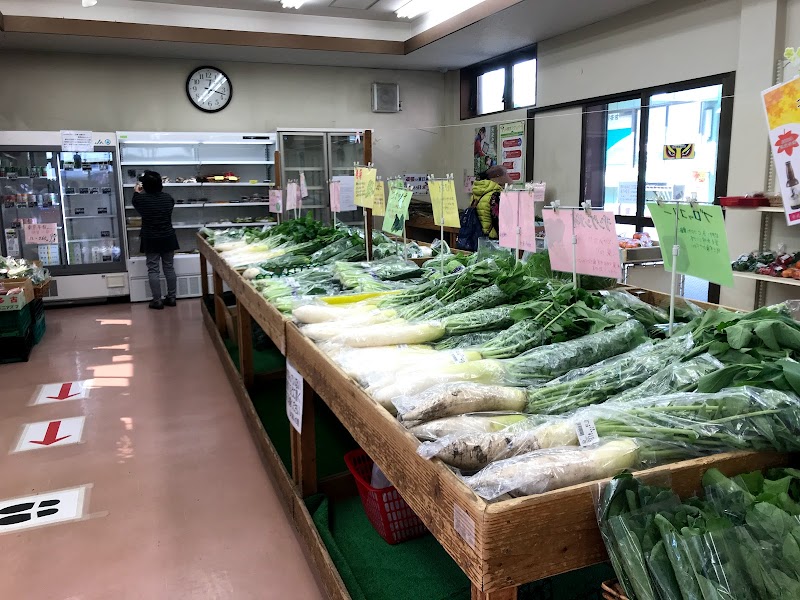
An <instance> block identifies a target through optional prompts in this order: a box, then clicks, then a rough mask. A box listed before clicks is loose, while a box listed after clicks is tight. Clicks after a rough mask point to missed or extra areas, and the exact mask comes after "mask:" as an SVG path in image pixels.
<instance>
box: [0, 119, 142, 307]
mask: <svg viewBox="0 0 800 600" xmlns="http://www.w3.org/2000/svg"><path fill="white" fill-rule="evenodd" d="M93 136H94V137H95V139H96V142H95V144H94V149H93V150H92V151H83V152H64V151H62V147H61V133H60V132H57V131H55V132H2V133H0V225H2V231H3V235H2V238H1V239H0V242H1V243H0V245H1V246H2V248H0V249H1V250H2V253H3V254H4V255H6V256H12V257H14V258H24V259H26V260H32V261H33V260H38V261H41V263H42V264H43V265H44V266H46V267H47V268H48V269H49V270H50V273H51V274H52V276H53V283H52V285H51V286H50V290H49V296H48V297H47V298H46V300H47V301H48V302H52V301H56V300H58V301H76V300H92V299H101V298H108V297H113V296H125V295H127V293H128V287H127V277H126V276H125V274H124V271H125V259H124V250H123V243H122V220H121V214H120V211H119V200H118V198H119V186H118V182H117V178H116V161H117V152H116V138H115V137H114V135H113V134H110V133H104V132H100V133H94V134H93Z"/></svg>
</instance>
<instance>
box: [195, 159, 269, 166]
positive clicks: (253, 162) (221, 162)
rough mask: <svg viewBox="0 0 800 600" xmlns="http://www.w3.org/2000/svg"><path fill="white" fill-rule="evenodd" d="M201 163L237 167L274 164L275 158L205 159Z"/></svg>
mask: <svg viewBox="0 0 800 600" xmlns="http://www.w3.org/2000/svg"><path fill="white" fill-rule="evenodd" d="M200 164H201V165H230V166H232V167H236V166H239V165H274V164H275V161H274V160H240V161H235V160H204V161H202V162H200Z"/></svg>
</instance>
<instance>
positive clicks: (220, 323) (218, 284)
mask: <svg viewBox="0 0 800 600" xmlns="http://www.w3.org/2000/svg"><path fill="white" fill-rule="evenodd" d="M212 277H213V281H214V321H216V323H217V330H218V331H219V334H220V335H221V336H223V337H224V336H225V311H226V310H228V307H227V306H225V301H224V300H223V299H222V277H220V275H219V273H217V272H216V271H214V275H213V276H212Z"/></svg>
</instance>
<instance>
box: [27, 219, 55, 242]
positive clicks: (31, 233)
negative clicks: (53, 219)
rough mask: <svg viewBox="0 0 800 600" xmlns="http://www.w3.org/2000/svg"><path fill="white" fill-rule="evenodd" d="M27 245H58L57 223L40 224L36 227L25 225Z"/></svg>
mask: <svg viewBox="0 0 800 600" xmlns="http://www.w3.org/2000/svg"><path fill="white" fill-rule="evenodd" d="M22 231H23V233H24V234H25V243H26V244H57V243H58V225H57V224H55V223H39V224H36V225H23V226H22Z"/></svg>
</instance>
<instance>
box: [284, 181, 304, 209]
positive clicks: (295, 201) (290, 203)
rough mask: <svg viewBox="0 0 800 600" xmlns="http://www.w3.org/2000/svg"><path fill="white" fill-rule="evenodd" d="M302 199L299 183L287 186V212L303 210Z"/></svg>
mask: <svg viewBox="0 0 800 600" xmlns="http://www.w3.org/2000/svg"><path fill="white" fill-rule="evenodd" d="M301 202H302V198H300V186H299V185H297V182H294V181H293V182H291V183H287V184H286V210H296V209H298V208H302V206H301Z"/></svg>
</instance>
